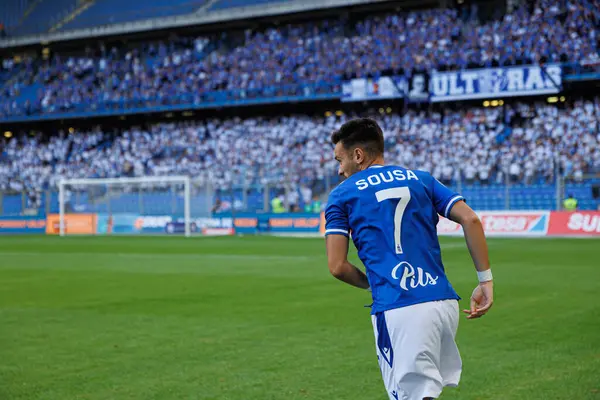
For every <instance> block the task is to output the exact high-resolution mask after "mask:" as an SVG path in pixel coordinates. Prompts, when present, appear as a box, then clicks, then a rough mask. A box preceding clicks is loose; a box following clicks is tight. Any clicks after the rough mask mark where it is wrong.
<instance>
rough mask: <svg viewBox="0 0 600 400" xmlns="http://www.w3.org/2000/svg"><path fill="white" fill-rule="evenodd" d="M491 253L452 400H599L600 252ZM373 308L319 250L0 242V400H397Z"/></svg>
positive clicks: (283, 245)
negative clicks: (490, 289) (386, 381)
mask: <svg viewBox="0 0 600 400" xmlns="http://www.w3.org/2000/svg"><path fill="white" fill-rule="evenodd" d="M489 244H490V256H491V260H492V265H493V267H494V277H495V280H496V304H495V305H494V308H493V309H492V310H491V312H490V314H488V315H487V316H485V317H483V318H482V319H480V320H476V321H467V320H466V319H464V317H463V318H461V323H460V328H459V335H458V342H459V348H460V350H461V353H462V356H463V361H464V370H463V379H462V382H461V385H460V387H459V388H457V389H447V390H446V391H445V392H444V394H443V396H442V398H443V399H444V400H450V399H482V400H483V399H486V400H487V399H507V400H513V399H516V400H519V399H527V400H531V399H543V400H546V399H578V400H579V399H600V297H599V296H600V262H599V261H600V241H597V240H568V239H552V240H550V239H544V240H536V239H491V240H490V241H489ZM442 249H443V257H444V262H445V265H446V269H447V271H448V274H449V276H450V279H451V281H452V282H453V284H454V286H455V288H456V289H457V291H458V292H459V294H460V295H461V296H462V297H463V298H464V299H465V300H463V301H462V302H461V306H465V305H466V304H467V301H466V299H468V297H469V294H470V292H471V290H472V289H473V287H474V286H475V284H476V274H475V272H474V269H473V266H472V263H471V262H470V258H469V256H468V253H467V250H466V248H465V246H464V244H463V240H462V239H449V238H444V239H442ZM352 258H353V259H354V260H356V256H355V255H353V256H352ZM368 303H370V301H369V297H368V293H367V292H366V291H361V290H358V289H354V288H351V287H350V286H347V285H344V284H343V283H341V282H339V281H336V280H335V279H334V278H333V277H331V276H330V275H329V273H328V271H327V267H326V259H325V252H324V243H323V240H322V239H290V238H271V237H224V238H191V239H185V238H177V237H79V238H75V237H67V238H58V237H41V236H37V237H0V399H1V400H25V399H28V400H29V399H39V400H70V399H116V400H120V399H144V400H146V399H169V400H170V399H206V400H208V399H215V400H217V399H218V400H230V399H231V400H279V399H282V400H290V399H322V400H373V399H381V400H384V399H387V397H386V393H385V390H384V388H383V384H382V382H381V377H380V374H379V369H378V366H377V360H376V355H375V345H374V343H373V342H374V339H373V333H372V331H371V324H370V319H369V309H367V308H364V307H363V306H364V305H365V304H368ZM397 356H398V357H401V354H398V355H397Z"/></svg>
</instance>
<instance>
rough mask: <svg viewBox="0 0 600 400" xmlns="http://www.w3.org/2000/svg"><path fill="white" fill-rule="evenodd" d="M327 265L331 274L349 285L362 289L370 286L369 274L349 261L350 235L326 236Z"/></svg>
mask: <svg viewBox="0 0 600 400" xmlns="http://www.w3.org/2000/svg"><path fill="white" fill-rule="evenodd" d="M325 242H326V247H327V265H328V267H329V272H331V275H333V276H334V277H336V278H337V279H339V280H340V281H343V282H346V283H347V284H349V285H352V286H356V287H358V288H361V289H368V288H369V281H368V280H367V276H366V275H365V274H364V272H362V271H361V270H360V269H358V268H356V267H355V266H354V265H352V264H351V263H350V262H349V261H348V237H347V236H345V235H336V234H329V235H327V236H326V237H325Z"/></svg>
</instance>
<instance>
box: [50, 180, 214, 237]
mask: <svg viewBox="0 0 600 400" xmlns="http://www.w3.org/2000/svg"><path fill="white" fill-rule="evenodd" d="M58 186H59V192H58V203H59V215H58V216H59V221H58V227H57V228H58V229H56V230H57V231H58V232H57V233H59V234H60V235H61V236H65V235H70V234H98V235H111V234H136V233H142V234H153V233H158V234H160V233H163V234H183V235H185V236H191V235H192V234H194V233H196V232H198V231H199V229H198V226H197V225H198V224H197V223H196V221H198V220H201V219H202V218H208V217H210V215H211V207H212V202H213V200H212V198H213V196H212V189H211V188H210V185H209V184H207V183H206V182H203V181H198V180H192V179H190V177H187V176H147V177H135V178H109V179H94V178H91V179H65V180H61V181H60V182H59V185H58Z"/></svg>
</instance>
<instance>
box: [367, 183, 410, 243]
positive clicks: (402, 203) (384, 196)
mask: <svg viewBox="0 0 600 400" xmlns="http://www.w3.org/2000/svg"><path fill="white" fill-rule="evenodd" d="M375 196H376V197H377V201H378V202H379V203H381V202H382V201H384V200H392V199H399V201H398V205H397V206H396V212H395V213H394V242H395V247H396V254H402V217H403V216H404V210H406V206H408V202H409V201H410V190H409V189H408V187H407V186H403V187H395V188H390V189H384V190H379V191H378V192H375Z"/></svg>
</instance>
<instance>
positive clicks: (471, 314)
mask: <svg viewBox="0 0 600 400" xmlns="http://www.w3.org/2000/svg"><path fill="white" fill-rule="evenodd" d="M448 217H449V218H450V219H451V220H452V221H454V222H456V223H458V224H460V225H461V226H462V228H463V232H464V235H465V240H466V242H467V247H468V248H469V253H470V254H471V258H472V259H473V263H474V264H475V269H477V275H478V277H479V285H478V286H477V287H476V288H475V290H474V291H473V295H472V296H471V306H470V309H469V310H463V312H465V313H466V314H468V316H467V318H468V319H472V318H479V317H481V316H482V315H484V314H485V313H486V312H487V311H488V310H489V309H490V307H492V304H493V303H494V282H493V280H492V271H491V269H490V260H489V256H488V247H487V242H486V240H485V234H484V232H483V225H482V224H481V220H480V219H479V217H478V216H477V214H475V212H474V211H473V210H472V209H471V207H469V206H468V205H467V204H466V203H465V202H464V201H457V202H456V203H455V204H454V205H453V206H452V208H451V209H450V210H449V215H448Z"/></svg>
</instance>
